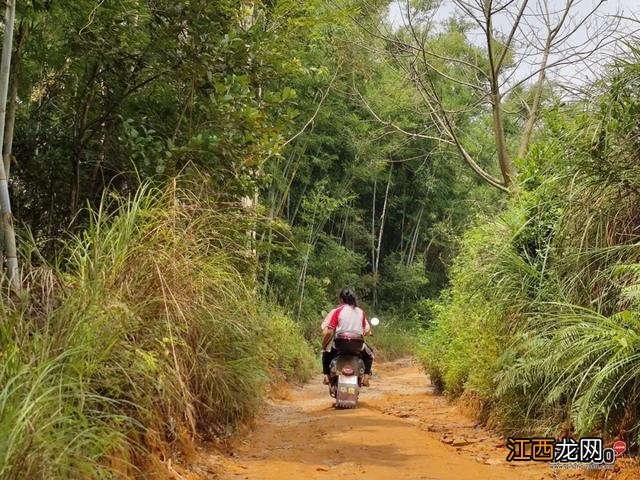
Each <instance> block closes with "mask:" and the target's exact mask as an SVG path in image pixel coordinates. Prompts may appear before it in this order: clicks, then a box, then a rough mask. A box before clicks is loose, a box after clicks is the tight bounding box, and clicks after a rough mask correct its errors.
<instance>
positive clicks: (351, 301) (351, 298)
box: [340, 287, 358, 307]
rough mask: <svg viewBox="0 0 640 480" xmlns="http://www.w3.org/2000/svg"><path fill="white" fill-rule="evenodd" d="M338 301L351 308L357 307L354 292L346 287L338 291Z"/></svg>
mask: <svg viewBox="0 0 640 480" xmlns="http://www.w3.org/2000/svg"><path fill="white" fill-rule="evenodd" d="M340 300H342V301H343V302H344V303H346V304H347V305H351V306H352V307H357V306H358V299H357V298H356V294H355V292H354V291H353V290H351V289H350V288H348V287H345V288H343V289H342V290H340Z"/></svg>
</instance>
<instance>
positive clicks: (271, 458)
mask: <svg viewBox="0 0 640 480" xmlns="http://www.w3.org/2000/svg"><path fill="white" fill-rule="evenodd" d="M376 374H377V375H376V377H375V378H374V381H373V382H372V387H371V388H370V389H365V391H364V393H363V394H362V395H361V403H360V405H359V407H358V408H357V409H356V410H342V411H338V410H335V409H334V408H333V407H332V402H331V399H330V398H329V396H328V394H327V390H326V387H325V386H323V385H322V384H321V380H320V378H316V379H314V380H313V381H312V382H311V383H310V384H309V385H307V386H305V387H302V388H299V389H296V390H295V391H292V392H290V393H289V395H288V398H284V399H282V400H275V401H273V402H272V405H271V406H270V407H269V409H268V411H267V413H266V415H265V416H264V417H263V420H262V421H260V422H259V423H258V424H257V425H256V426H255V428H254V429H253V431H252V432H250V433H248V435H246V440H245V441H243V442H239V443H238V444H237V445H236V447H235V454H234V456H233V457H230V458H227V459H226V460H224V464H223V471H224V473H223V476H222V478H223V479H225V480H240V479H249V480H294V479H295V480H300V479H303V480H315V479H331V478H340V479H345V480H351V479H364V478H366V479H367V480H387V479H395V478H399V479H406V480H435V479H438V480H454V479H455V480H465V479H469V480H481V479H491V480H501V479H518V480H529V479H535V480H540V479H546V478H549V479H551V478H560V477H557V476H554V474H555V473H556V472H554V471H552V470H551V469H550V468H549V466H548V465H546V464H528V465H519V466H513V465H512V464H507V463H506V462H505V457H506V454H507V449H506V448H505V447H504V440H502V439H500V438H499V437H497V436H495V435H492V434H490V433H488V432H487V431H486V430H484V429H482V428H480V427H478V426H476V425H474V422H473V420H471V419H470V418H467V417H465V416H464V415H463V414H461V413H460V411H459V410H458V409H457V408H456V407H453V406H451V405H449V404H448V403H447V401H446V399H444V398H443V397H441V396H438V395H435V394H433V393H430V387H429V384H428V379H427V377H425V375H424V374H423V373H421V372H420V370H419V369H418V368H417V367H416V366H414V365H412V364H411V362H409V361H404V362H396V363H395V364H385V365H382V366H381V367H379V368H378V370H377V372H376ZM562 478H573V479H579V478H586V477H583V476H582V474H581V473H569V472H567V473H564V474H563V475H562Z"/></svg>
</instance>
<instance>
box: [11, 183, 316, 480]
mask: <svg viewBox="0 0 640 480" xmlns="http://www.w3.org/2000/svg"><path fill="white" fill-rule="evenodd" d="M89 216H90V219H91V220H90V222H89V225H88V227H87V228H86V230H84V231H83V232H82V233H81V234H78V235H76V236H71V237H69V238H68V239H67V241H66V244H65V246H64V248H63V250H62V252H61V254H60V256H59V260H58V262H57V263H55V264H53V265H50V264H47V263H43V262H42V260H41V259H38V263H39V266H31V267H29V268H28V274H27V287H26V289H25V295H24V298H21V299H17V300H15V301H14V302H10V303H8V302H5V303H4V304H2V305H0V311H1V314H2V318H3V322H2V324H1V325H0V351H1V353H0V385H2V387H1V388H0V478H2V479H5V478H7V479H12V478H16V479H17V478H33V479H38V478H43V479H44V478H47V479H51V478H112V477H114V476H115V477H118V476H123V477H124V476H135V475H138V474H140V472H141V471H144V470H145V469H148V468H150V465H151V464H154V465H156V467H154V468H157V465H162V464H163V462H164V461H166V460H168V459H169V458H171V457H172V455H174V453H175V452H176V451H179V450H180V448H182V447H184V445H185V443H189V442H191V441H192V440H193V439H195V438H202V437H207V436H215V435H220V434H223V433H225V432H226V431H227V429H228V427H229V426H232V425H233V424H234V423H235V422H238V421H241V420H243V419H246V418H249V417H250V416H251V415H253V414H254V413H255V412H256V409H257V408H258V406H259V405H260V402H261V400H262V398H263V394H264V392H265V389H266V388H267V387H268V384H269V382H270V381H271V380H272V379H274V377H284V378H299V379H301V380H302V379H305V378H306V377H307V376H308V375H310V372H311V365H312V364H311V362H312V358H311V355H310V352H309V349H308V347H307V346H306V343H305V342H304V340H303V339H302V337H301V335H300V333H299V332H298V330H297V329H296V327H295V326H294V324H293V322H291V321H290V320H289V319H288V318H287V317H285V316H284V315H283V314H282V313H280V312H278V311H277V310H276V309H275V308H273V307H269V306H266V305H264V304H262V302H261V301H260V299H259V298H258V297H257V296H256V294H255V289H254V288H253V285H252V281H253V280H252V278H253V271H254V265H253V263H254V260H253V257H252V254H251V250H250V248H249V245H248V237H247V231H248V230H249V229H250V224H249V223H248V222H249V220H248V219H246V215H244V214H243V212H240V211H239V210H238V209H237V208H236V207H235V206H233V205H225V204H224V203H222V202H219V201H214V200H207V199H203V198H202V197H201V196H197V195H195V194H193V193H190V192H189V191H188V190H183V189H179V188H176V187H175V186H173V188H169V189H167V190H158V189H155V188H152V187H150V186H143V187H141V188H140V190H139V191H138V192H137V194H136V195H135V196H134V197H133V198H106V199H105V201H104V202H103V204H102V206H101V208H100V209H99V210H98V211H95V212H89ZM32 252H34V253H33V255H32V258H35V255H36V253H35V252H36V251H35V249H34V250H32Z"/></svg>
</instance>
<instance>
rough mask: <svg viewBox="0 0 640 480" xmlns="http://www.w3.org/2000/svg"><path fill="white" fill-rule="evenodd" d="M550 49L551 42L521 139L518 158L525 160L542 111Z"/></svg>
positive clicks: (544, 57) (543, 61) (546, 51)
mask: <svg viewBox="0 0 640 480" xmlns="http://www.w3.org/2000/svg"><path fill="white" fill-rule="evenodd" d="M549 48H550V42H549V41H547V45H546V48H545V51H544V55H543V57H542V62H541V65H542V66H541V70H540V74H539V75H538V81H537V82H536V86H535V92H534V95H533V104H532V105H531V111H530V112H529V117H528V118H527V123H526V124H525V126H524V130H523V131H522V137H521V138H520V146H519V147H518V158H524V156H525V155H526V154H527V151H528V150H529V143H530V142H531V137H532V135H533V127H535V125H536V120H537V119H538V110H539V109H540V102H541V100H542V90H543V89H544V81H545V79H546V68H547V63H548V61H549Z"/></svg>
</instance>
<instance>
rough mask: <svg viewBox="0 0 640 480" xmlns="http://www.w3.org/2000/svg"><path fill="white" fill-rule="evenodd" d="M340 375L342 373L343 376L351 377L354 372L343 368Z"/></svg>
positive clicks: (351, 369)
mask: <svg viewBox="0 0 640 480" xmlns="http://www.w3.org/2000/svg"><path fill="white" fill-rule="evenodd" d="M342 373H344V374H345V375H353V373H354V371H353V368H351V367H344V368H343V369H342Z"/></svg>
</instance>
